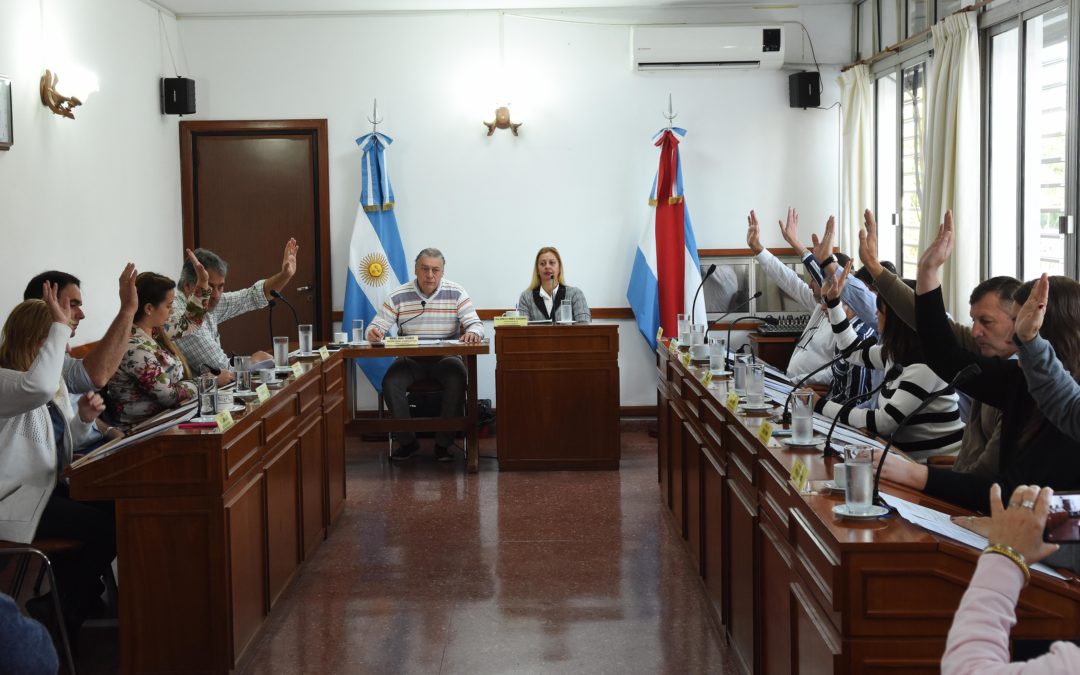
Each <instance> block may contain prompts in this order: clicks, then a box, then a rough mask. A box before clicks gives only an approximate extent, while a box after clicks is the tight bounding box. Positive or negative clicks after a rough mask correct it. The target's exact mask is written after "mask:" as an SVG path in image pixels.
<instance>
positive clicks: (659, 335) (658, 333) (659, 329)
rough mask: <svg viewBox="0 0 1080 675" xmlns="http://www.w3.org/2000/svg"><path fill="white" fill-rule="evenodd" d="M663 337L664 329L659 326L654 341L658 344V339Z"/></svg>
mask: <svg viewBox="0 0 1080 675" xmlns="http://www.w3.org/2000/svg"><path fill="white" fill-rule="evenodd" d="M663 337H664V327H663V326H660V327H659V328H657V329H656V341H657V342H660V339H661V338H663Z"/></svg>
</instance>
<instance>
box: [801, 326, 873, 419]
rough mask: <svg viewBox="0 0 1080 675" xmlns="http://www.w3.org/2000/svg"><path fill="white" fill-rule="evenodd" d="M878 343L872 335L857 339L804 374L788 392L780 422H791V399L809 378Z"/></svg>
mask: <svg viewBox="0 0 1080 675" xmlns="http://www.w3.org/2000/svg"><path fill="white" fill-rule="evenodd" d="M876 344H877V338H876V337H872V336H871V337H868V338H866V339H865V340H856V341H855V342H852V343H851V344H849V345H848V346H847V348H846V349H844V350H843V351H841V352H840V353H839V354H837V355H836V356H834V357H833V358H831V359H829V360H828V361H826V362H825V363H823V364H821V365H820V366H818V367H817V368H814V369H813V370H811V371H810V372H809V373H807V374H806V375H804V376H803V378H802V379H801V380H799V381H798V382H796V383H795V385H794V386H792V387H791V393H789V394H788V396H787V400H785V401H784V414H783V415H781V416H780V422H782V423H783V424H785V425H787V424H791V412H790V411H789V410H788V408H789V407H790V406H791V399H792V397H793V396H794V395H795V390H796V389H798V388H800V387H802V386H803V385H804V384H806V381H807V380H809V379H810V378H811V377H813V376H814V375H817V374H818V373H820V372H821V371H823V370H825V369H826V368H829V367H830V366H832V365H833V364H834V363H837V362H839V361H843V360H844V359H846V358H847V357H849V356H851V355H852V354H854V353H855V352H857V351H859V350H860V349H862V348H863V347H873V346H874V345H876Z"/></svg>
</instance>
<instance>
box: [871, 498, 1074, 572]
mask: <svg viewBox="0 0 1080 675" xmlns="http://www.w3.org/2000/svg"><path fill="white" fill-rule="evenodd" d="M881 498H882V499H884V500H885V503H886V504H888V505H889V506H891V507H893V508H894V509H896V510H897V511H899V512H900V517H901V518H903V519H904V520H906V521H908V522H909V523H912V524H914V525H918V526H919V527H921V528H923V529H926V530H930V531H931V532H933V533H935V534H940V535H941V536H943V537H946V538H948V539H952V540H953V541H958V542H960V543H961V544H964V545H966V546H970V547H971V548H974V549H978V550H980V551H981V550H983V549H984V548H986V545H987V543H988V542H987V539H986V537H984V536H982V535H981V534H976V533H974V532H972V531H971V530H968V529H966V528H963V527H960V526H959V525H957V524H956V523H954V522H953V521H952V518H951V517H950V516H949V515H948V514H947V513H942V512H941V511H938V510H936V509H931V508H929V507H927V506H921V505H919V504H916V503H914V502H909V501H907V500H906V499H901V498H900V497H894V496H892V495H889V494H885V493H884V492H882V493H881ZM1031 569H1033V570H1036V571H1038V572H1042V573H1043V574H1046V575H1049V576H1051V577H1054V578H1055V579H1065V577H1064V576H1062V575H1061V574H1058V573H1057V572H1055V571H1054V570H1053V569H1051V568H1050V567H1047V566H1046V565H1044V564H1042V563H1038V564H1035V565H1032V566H1031Z"/></svg>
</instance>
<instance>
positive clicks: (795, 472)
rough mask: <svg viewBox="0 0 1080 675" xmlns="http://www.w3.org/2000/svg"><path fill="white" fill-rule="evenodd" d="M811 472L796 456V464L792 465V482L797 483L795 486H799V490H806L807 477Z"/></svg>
mask: <svg viewBox="0 0 1080 675" xmlns="http://www.w3.org/2000/svg"><path fill="white" fill-rule="evenodd" d="M809 474H810V471H809V470H808V469H807V468H806V464H804V463H803V461H802V460H801V459H799V458H798V457H796V458H795V464H794V465H793V466H792V467H791V482H792V483H795V487H796V488H798V490H799V492H806V478H807V476H808V475H809Z"/></svg>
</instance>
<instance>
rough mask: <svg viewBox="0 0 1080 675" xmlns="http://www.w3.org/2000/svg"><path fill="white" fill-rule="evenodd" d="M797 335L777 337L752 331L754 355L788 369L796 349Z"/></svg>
mask: <svg viewBox="0 0 1080 675" xmlns="http://www.w3.org/2000/svg"><path fill="white" fill-rule="evenodd" d="M797 340H798V338H796V337H775V336H772V335H762V334H761V333H750V348H751V349H752V350H753V352H754V356H756V357H757V358H759V359H761V360H762V361H764V362H765V363H768V364H769V365H771V366H775V367H776V368H779V369H780V370H787V366H788V361H790V360H791V355H792V353H794V351H795V342H796V341H797Z"/></svg>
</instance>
